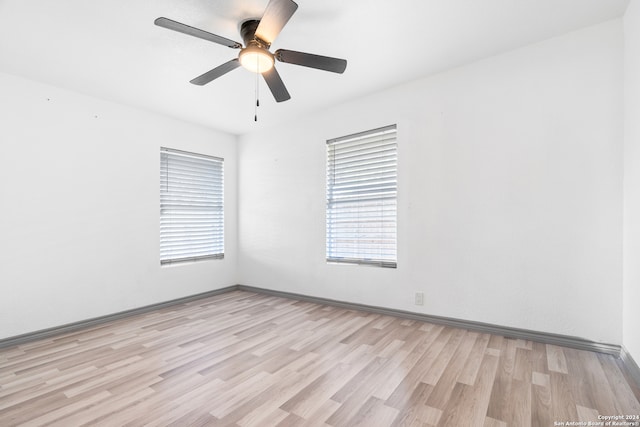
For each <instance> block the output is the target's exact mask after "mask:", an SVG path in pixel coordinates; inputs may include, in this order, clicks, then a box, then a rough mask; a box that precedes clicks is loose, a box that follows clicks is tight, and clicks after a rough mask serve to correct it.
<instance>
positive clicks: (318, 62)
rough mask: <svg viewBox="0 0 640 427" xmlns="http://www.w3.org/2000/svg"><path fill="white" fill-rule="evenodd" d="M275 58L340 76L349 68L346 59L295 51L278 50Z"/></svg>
mask: <svg viewBox="0 0 640 427" xmlns="http://www.w3.org/2000/svg"><path fill="white" fill-rule="evenodd" d="M274 56H275V57H276V59H277V60H278V61H280V62H286V63H287V64H295V65H302V66H303V67H310V68H317V69H318V70H324V71H331V72H332V73H338V74H342V73H344V70H345V69H346V68H347V61H346V60H345V59H338V58H331V57H329V56H321V55H313V54H311V53H304V52H296V51H295V50H286V49H278V50H276V52H275V54H274Z"/></svg>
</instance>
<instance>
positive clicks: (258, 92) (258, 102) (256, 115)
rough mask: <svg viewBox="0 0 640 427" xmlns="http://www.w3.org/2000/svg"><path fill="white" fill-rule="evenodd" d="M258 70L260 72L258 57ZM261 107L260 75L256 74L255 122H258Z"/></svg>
mask: <svg viewBox="0 0 640 427" xmlns="http://www.w3.org/2000/svg"><path fill="white" fill-rule="evenodd" d="M256 69H258V71H260V68H258V58H257V57H256ZM259 106H260V73H256V106H255V107H254V116H253V121H254V122H257V121H258V107H259Z"/></svg>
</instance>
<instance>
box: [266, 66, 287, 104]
mask: <svg viewBox="0 0 640 427" xmlns="http://www.w3.org/2000/svg"><path fill="white" fill-rule="evenodd" d="M262 77H264V81H265V82H267V86H269V90H271V93H272V94H273V97H274V98H275V99H276V102H282V101H286V100H288V99H291V95H289V92H288V91H287V88H286V87H285V86H284V83H283V82H282V79H281V78H280V74H278V72H277V71H276V68H275V67H273V68H272V69H270V70H269V71H267V72H265V73H262Z"/></svg>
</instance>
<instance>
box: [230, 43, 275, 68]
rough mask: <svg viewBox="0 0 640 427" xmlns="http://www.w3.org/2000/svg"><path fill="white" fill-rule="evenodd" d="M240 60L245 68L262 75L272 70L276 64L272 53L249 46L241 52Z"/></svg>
mask: <svg viewBox="0 0 640 427" xmlns="http://www.w3.org/2000/svg"><path fill="white" fill-rule="evenodd" d="M238 58H239V59H240V64H242V66H243V67H244V68H246V69H247V70H249V71H251V72H252V73H260V74H262V73H266V72H267V71H269V70H270V69H272V68H273V64H274V62H275V60H274V58H273V55H272V54H271V52H269V51H268V50H266V49H263V48H261V47H258V46H247V47H246V48H244V49H242V50H241V51H240V55H239V56H238Z"/></svg>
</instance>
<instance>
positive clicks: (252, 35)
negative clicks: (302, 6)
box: [154, 0, 347, 102]
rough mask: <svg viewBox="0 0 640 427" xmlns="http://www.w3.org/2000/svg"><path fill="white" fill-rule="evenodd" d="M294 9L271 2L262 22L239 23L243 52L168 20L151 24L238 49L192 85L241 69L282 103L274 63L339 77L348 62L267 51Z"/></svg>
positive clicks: (283, 91)
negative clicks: (258, 77) (254, 76)
mask: <svg viewBox="0 0 640 427" xmlns="http://www.w3.org/2000/svg"><path fill="white" fill-rule="evenodd" d="M296 9H298V5H297V4H296V3H295V2H294V1H292V0H270V1H269V4H268V5H267V8H266V9H265V11H264V15H263V16H262V18H261V19H259V20H258V19H250V20H247V21H244V22H242V23H241V25H240V35H241V36H242V40H243V41H244V48H243V47H242V44H240V43H238V42H236V41H233V40H229V39H227V38H225V37H221V36H218V35H216V34H212V33H209V32H207V31H204V30H201V29H198V28H194V27H191V26H189V25H185V24H181V23H180V22H176V21H173V20H171V19H168V18H158V19H156V20H155V22H154V23H155V24H156V25H157V26H159V27H163V28H167V29H169V30H173V31H178V32H180V33H184V34H187V35H190V36H194V37H198V38H201V39H204V40H208V41H211V42H214V43H218V44H221V45H223V46H227V47H230V48H232V49H240V54H239V55H238V57H237V58H234V59H232V60H231V61H229V62H225V63H224V64H222V65H220V66H218V67H216V68H214V69H212V70H209V71H207V72H206V73H204V74H202V75H200V76H198V77H196V78H194V79H193V80H191V83H193V84H195V85H200V86H202V85H205V84H207V83H209V82H211V81H213V80H215V79H217V78H218V77H221V76H223V75H225V74H227V73H228V72H229V71H232V70H235V69H236V68H238V67H239V66H241V65H242V66H243V67H245V68H246V69H248V70H249V71H252V72H254V73H260V74H262V77H263V78H264V80H265V81H266V83H267V86H269V90H270V91H271V93H272V94H273V97H274V98H275V100H276V101H277V102H282V101H286V100H288V99H290V98H291V95H289V92H288V91H287V88H286V87H285V85H284V83H283V82H282V79H281V78H280V75H279V74H278V72H277V71H276V69H275V67H274V64H275V60H278V61H280V62H284V63H288V64H295V65H302V66H303V67H310V68H316V69H319V70H324V71H331V72H333V73H339V74H342V73H343V72H344V70H345V69H346V68H347V61H346V60H344V59H338V58H331V57H328V56H321V55H314V54H311V53H304V52H297V51H294V50H286V49H278V50H276V51H275V52H274V53H271V52H270V51H269V48H270V47H271V43H273V41H274V40H275V39H276V37H277V36H278V34H280V31H282V28H283V27H284V26H285V25H286V23H287V22H288V21H289V19H290V18H291V16H293V14H294V13H295V11H296Z"/></svg>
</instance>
